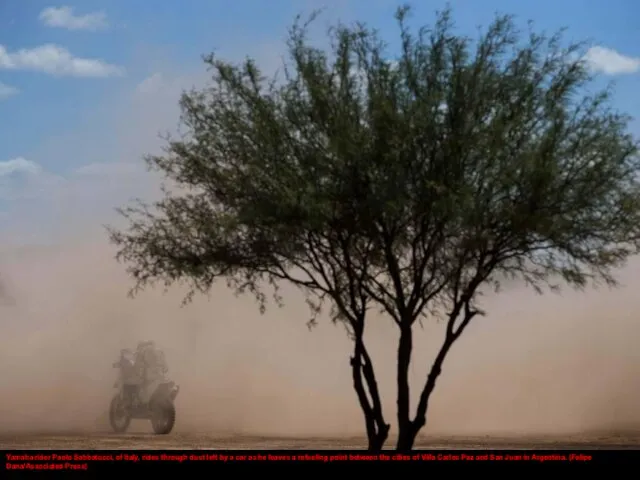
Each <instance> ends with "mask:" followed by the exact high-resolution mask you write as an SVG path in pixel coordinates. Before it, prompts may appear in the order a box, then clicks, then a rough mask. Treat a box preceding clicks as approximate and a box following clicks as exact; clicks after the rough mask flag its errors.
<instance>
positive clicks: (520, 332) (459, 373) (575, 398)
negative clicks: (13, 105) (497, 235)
mask: <svg viewBox="0 0 640 480" xmlns="http://www.w3.org/2000/svg"><path fill="white" fill-rule="evenodd" d="M113 253H114V252H113V250H112V249H111V248H110V247H109V246H107V245H106V244H105V243H104V242H91V241H89V240H86V241H82V242H78V243H77V244H76V245H73V246H68V247H66V248H57V247H47V248H24V249H17V250H16V249H13V250H10V251H5V252H4V253H3V254H2V256H1V257H0V268H1V270H0V271H1V272H2V283H3V288H2V294H3V295H2V297H3V300H2V301H1V302H0V321H1V322H2V336H1V339H0V395H1V398H2V402H1V403H0V430H1V431H5V432H7V431H22V432H26V431H33V432H43V431H47V432H52V431H53V432H55V431H85V430H86V431H96V430H100V429H104V428H105V424H104V419H105V412H106V408H107V406H108V403H109V399H110V396H111V395H112V390H111V389H112V384H113V382H114V380H115V372H114V371H113V369H112V368H111V363H112V362H113V361H114V360H115V359H116V358H117V355H118V352H119V349H120V348H123V347H125V346H130V347H135V344H136V342H137V341H138V340H140V339H153V340H155V341H156V343H157V344H158V345H159V346H161V347H162V348H164V349H165V351H166V355H167V360H168V362H169V367H170V373H171V375H172V377H173V378H174V379H175V380H176V381H177V382H178V383H180V385H181V388H182V390H181V393H180V396H179V397H178V400H177V408H178V420H177V424H176V431H182V432H189V431H201V432H212V433H218V432H219V433H238V434H264V435H294V436H295V435H300V436H301V435H331V436H340V435H358V434H361V433H362V432H363V422H362V417H361V413H360V410H359V407H358V405H357V401H356V398H355V395H354V393H353V390H352V387H351V383H350V372H349V367H348V357H349V351H350V344H349V342H348V340H347V339H346V336H345V334H344V332H343V330H342V329H341V328H340V327H336V326H334V325H331V324H330V323H329V322H326V321H323V322H321V323H320V325H319V326H318V327H317V328H315V329H314V330H313V331H311V332H310V331H309V330H308V329H307V327H306V326H305V322H306V320H307V318H308V313H307V311H306V309H305V307H304V304H303V303H302V301H301V299H300V297H299V296H298V295H297V294H295V292H291V291H289V290H287V291H286V302H287V303H286V307H285V308H284V309H278V308H277V307H275V306H273V307H272V308H270V309H268V311H267V313H266V314H265V315H263V316H261V315H260V314H259V313H258V309H257V307H256V305H255V303H254V302H253V301H252V299H250V298H236V297H234V296H233V295H232V294H231V293H230V292H229V291H228V290H227V289H226V288H225V287H224V286H223V285H222V284H221V285H219V286H218V287H216V288H214V290H213V291H212V293H211V297H210V298H209V299H206V298H202V297H200V298H196V300H195V301H194V302H193V303H192V304H190V305H188V306H186V307H183V308H181V307H180V300H181V298H182V294H183V292H181V291H180V290H179V289H178V288H176V289H172V290H171V291H169V292H168V293H167V294H162V292H152V291H150V292H146V293H143V294H141V295H140V296H139V297H137V298H136V299H134V300H132V299H129V298H127V297H126V292H127V289H128V287H129V286H130V282H129V280H128V279H127V276H126V275H125V273H124V270H123V267H122V266H121V265H118V264H117V263H115V261H113V259H112V256H113ZM638 273H640V264H639V263H638V262H637V261H634V262H633V263H632V264H631V265H630V266H629V267H628V268H627V269H625V270H624V271H622V272H621V276H620V278H621V280H622V281H623V283H624V284H625V285H624V286H623V287H622V288H620V289H618V290H616V291H608V290H601V291H595V292H593V291H591V292H587V293H582V294H578V293H570V292H568V293H565V294H564V295H563V296H558V295H553V294H547V295H545V296H542V297H541V296H537V295H535V294H533V293H531V292H528V291H526V290H522V289H519V288H515V287H514V288H511V289H510V290H508V291H505V292H503V293H501V294H500V295H499V296H497V297H494V298H487V299H486V301H485V303H484V306H485V308H486V309H487V310H488V312H489V315H488V316H487V317H485V318H480V319H478V321H476V322H475V324H472V325H471V326H470V327H469V329H468V331H467V332H466V333H465V335H464V336H463V337H462V338H461V340H460V341H459V343H458V344H457V345H455V347H454V349H453V350H452V352H451V354H450V356H449V358H448V360H447V362H446V364H445V368H444V372H443V376H442V377H441V379H440V381H439V383H438V386H437V389H436V392H435V394H434V397H433V400H432V403H431V407H430V411H429V418H428V426H427V428H426V429H425V431H426V432H431V433H446V434H485V433H486V434H492V433H507V434H509V433H511V434H523V433H562V432H572V433H573V432H581V431H585V430H591V429H607V430H609V429H627V428H636V427H637V426H638V424H639V423H640V412H639V411H638V408H637V405H638V404H639V401H640V380H639V379H640V350H639V349H638V345H637V341H638V338H640V336H639V334H640V323H639V322H638V321H637V318H636V317H637V312H638V310H639V309H638V307H640V296H638V295H637V291H638V285H639V282H640V280H636V279H640V276H638ZM369 325H370V326H369V335H368V341H369V343H370V346H371V349H372V350H373V353H374V355H375V357H374V360H375V362H376V363H375V367H376V369H377V374H378V377H379V380H380V381H381V383H382V388H383V393H384V398H385V404H386V416H387V418H388V420H389V421H391V422H392V423H394V422H395V408H394V407H395V403H394V402H395V398H394V391H395V390H394V383H393V382H394V377H393V371H394V368H395V362H394V359H393V355H394V349H395V347H396V340H397V337H396V333H395V331H394V327H392V326H391V325H390V321H389V320H388V319H387V318H385V317H379V318H373V319H372V321H370V324H369ZM440 335H441V327H440V326H438V325H427V326H425V330H424V332H421V333H419V339H418V340H416V349H415V350H416V351H415V352H414V361H413V364H412V375H413V377H414V380H413V382H414V383H413V385H414V391H413V396H414V397H415V396H416V395H417V389H418V385H419V383H421V382H422V381H423V379H424V375H425V373H426V365H427V361H428V360H430V358H431V357H432V356H433V354H434V346H435V343H434V342H433V340H430V339H432V338H433V339H436V338H437V339H438V340H439V339H440V338H441V337H440Z"/></svg>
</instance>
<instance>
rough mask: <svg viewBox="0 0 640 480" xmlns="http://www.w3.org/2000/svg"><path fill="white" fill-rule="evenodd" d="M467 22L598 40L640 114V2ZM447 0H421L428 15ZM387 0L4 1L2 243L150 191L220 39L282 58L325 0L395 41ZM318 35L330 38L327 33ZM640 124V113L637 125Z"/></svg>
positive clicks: (466, 1) (41, 237)
mask: <svg viewBox="0 0 640 480" xmlns="http://www.w3.org/2000/svg"><path fill="white" fill-rule="evenodd" d="M450 3H451V5H452V6H453V8H454V14H455V20H456V24H457V26H458V28H459V30H460V31H461V32H463V33H467V34H470V35H475V29H476V27H478V26H483V25H487V24H488V23H489V22H490V21H491V19H492V17H493V15H494V13H495V12H502V13H512V14H515V15H516V16H517V17H518V19H519V21H521V22H524V21H526V20H533V21H534V22H535V25H536V28H537V29H541V30H547V31H555V30H557V29H558V28H561V27H567V28H568V32H567V38H569V39H573V40H581V39H589V40H591V41H593V42H594V46H596V47H598V48H599V49H596V50H593V51H592V54H593V55H592V64H593V67H594V68H595V69H596V70H597V71H598V72H600V75H601V80H600V82H601V83H602V84H603V85H604V84H605V83H606V82H608V81H611V80H614V81H615V83H616V92H617V93H616V97H615V102H616V105H617V106H619V107H620V108H622V109H624V110H625V111H627V112H629V113H630V114H632V115H634V116H637V117H638V118H640V96H638V94H637V91H638V86H640V29H638V27H637V18H638V14H639V13H640V3H637V2H635V1H633V0H606V1H605V0H582V1H577V0H556V1H549V0H538V1H535V2H534V1H533V0H531V1H513V0H511V1H506V0H485V1H482V2H480V1H476V0H457V1H456V0H453V1H451V2H450ZM444 5H445V2H442V1H428V2H427V1H420V2H414V6H415V10H414V14H413V20H412V21H413V22H416V23H421V24H424V23H430V22H431V21H432V19H433V12H434V11H435V10H436V9H439V8H442V7H443V6H444ZM397 6H398V2H394V1H389V0H368V1H365V0H351V1H349V0H325V1H324V2H322V1H320V0H298V1H296V0H270V1H266V0H264V1H262V0H236V1H233V2H231V1H228V0H219V1H216V0H188V1H181V2H179V1H177V0H155V1H151V0H110V1H97V0H83V1H81V2H80V1H77V2H75V3H60V4H55V3H51V2H50V1H41V0H30V1H29V2H25V1H23V0H0V244H7V243H10V244H16V243H17V244H22V243H33V242H36V243H42V242H50V241H57V240H61V239H63V238H64V237H65V235H67V236H68V235H78V234H79V233H80V232H84V231H95V232H101V230H100V229H101V224H102V223H104V222H105V221H108V220H109V219H110V218H111V216H112V208H113V207H114V206H117V205H121V204H122V203H123V202H126V201H127V200H128V199H129V198H131V197H133V196H145V195H147V194H149V195H151V194H152V193H151V192H152V191H154V188H155V186H156V183H155V179H152V178H151V177H150V176H149V175H148V174H146V173H145V172H143V169H142V168H141V163H140V156H141V155H142V154H144V153H146V152H152V151H154V150H156V149H157V148H158V147H159V146H160V145H161V142H160V141H159V139H158V137H157V133H158V132H161V131H165V130H173V129H175V127H176V125H177V120H178V111H177V108H176V101H177V98H178V95H179V93H180V91H181V90H182V89H184V88H189V87H191V86H193V85H202V84H203V82H204V81H206V71H205V70H204V68H203V65H202V63H201V60H200V56H201V55H202V54H203V53H207V52H210V51H212V50H216V51H217V52H218V53H219V54H220V55H222V56H224V57H226V58H229V59H241V58H242V57H244V56H245V55H247V54H248V55H251V56H253V57H255V58H256V59H257V60H258V61H259V62H260V63H261V64H263V65H264V66H265V68H267V69H273V68H275V67H276V66H277V62H278V61H279V60H278V59H279V55H280V54H282V53H283V51H284V49H283V43H282V42H283V39H284V37H285V35H286V29H287V27H288V26H289V25H290V24H291V21H292V19H293V17H294V15H295V14H297V13H309V12H311V11H312V10H313V9H316V8H321V7H326V10H325V13H324V14H323V15H322V17H321V19H320V21H319V23H318V25H319V26H322V25H324V24H328V23H332V22H334V21H335V20H337V19H341V20H344V21H352V20H363V21H366V22H367V23H369V24H371V25H373V26H376V27H378V28H379V29H380V31H381V33H382V34H383V35H385V37H387V38H389V39H390V40H395V39H396V38H397V29H396V25H395V21H394V19H393V12H394V10H395V8H396V7H397ZM319 38H320V37H319ZM636 125H640V124H638V123H634V128H636Z"/></svg>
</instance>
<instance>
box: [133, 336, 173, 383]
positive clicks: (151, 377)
mask: <svg viewBox="0 0 640 480" xmlns="http://www.w3.org/2000/svg"><path fill="white" fill-rule="evenodd" d="M135 364H136V370H137V371H138V375H139V376H140V378H141V379H142V388H146V387H147V386H149V385H150V384H152V383H153V382H155V381H156V380H158V379H159V378H162V377H163V376H164V374H165V373H166V372H167V367H166V363H165V361H164V354H163V353H162V352H161V351H160V350H158V349H157V348H156V346H155V343H154V342H153V341H146V342H139V343H138V347H137V349H136V362H135Z"/></svg>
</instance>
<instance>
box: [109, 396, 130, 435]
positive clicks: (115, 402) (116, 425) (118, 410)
mask: <svg viewBox="0 0 640 480" xmlns="http://www.w3.org/2000/svg"><path fill="white" fill-rule="evenodd" d="M109 423H110V424H111V428H112V429H113V431H114V432H115V433H124V432H126V431H127V429H128V428H129V424H130V423H131V413H129V411H128V409H127V407H126V405H125V404H124V401H123V400H122V398H121V396H120V395H116V396H114V397H113V399H112V400H111V405H110V407H109Z"/></svg>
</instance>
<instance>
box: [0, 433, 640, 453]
mask: <svg viewBox="0 0 640 480" xmlns="http://www.w3.org/2000/svg"><path fill="white" fill-rule="evenodd" d="M392 444H393V442H389V445H390V446H391V445H392ZM364 446H365V443H364V440H363V439H362V438H358V437H351V438H348V437H345V438H328V437H326V438H322V437H316V438H313V437H309V438H293V437H259V436H232V435H229V436H216V435H211V434H185V433H174V434H171V435H167V436H157V435H152V434H148V433H131V434H126V435H115V434H109V433H96V434H86V435H82V434H66V435H65V434H36V435H34V434H31V435H29V434H15V435H7V434H0V449H75V448H82V449H114V450H115V449H231V450H234V449H238V450H243V449H318V450H329V449H343V448H344V449H349V448H354V449H360V448H364ZM416 448H418V449H580V450H587V449H640V432H638V433H617V434H616V433H589V434H582V435H573V436H570V435H568V436H563V437H559V436H539V437H521V438H517V437H489V436H484V437H483V436H476V437H473V436H466V437H463V436H451V437H445V436H437V437H426V436H425V437H423V438H421V439H420V440H419V442H418V444H417V445H416Z"/></svg>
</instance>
